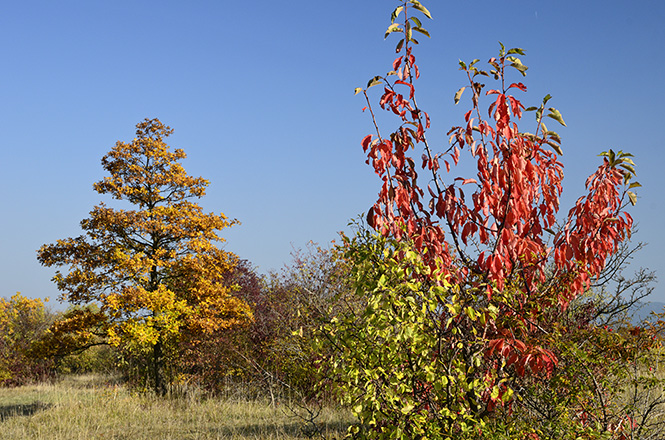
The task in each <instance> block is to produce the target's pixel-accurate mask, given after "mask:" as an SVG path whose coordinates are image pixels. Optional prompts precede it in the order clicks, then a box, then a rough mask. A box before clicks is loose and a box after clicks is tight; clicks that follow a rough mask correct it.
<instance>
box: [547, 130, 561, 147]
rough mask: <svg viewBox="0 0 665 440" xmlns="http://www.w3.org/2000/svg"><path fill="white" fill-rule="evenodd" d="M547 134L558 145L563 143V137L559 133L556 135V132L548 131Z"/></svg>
mask: <svg viewBox="0 0 665 440" xmlns="http://www.w3.org/2000/svg"><path fill="white" fill-rule="evenodd" d="M546 134H547V135H548V136H549V137H551V138H552V140H553V141H555V142H556V143H557V144H560V143H561V136H559V134H558V133H556V132H554V131H548V132H547V133H546Z"/></svg>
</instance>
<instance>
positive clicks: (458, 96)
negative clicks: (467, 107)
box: [455, 87, 466, 105]
mask: <svg viewBox="0 0 665 440" xmlns="http://www.w3.org/2000/svg"><path fill="white" fill-rule="evenodd" d="M464 89H466V87H462V88H461V89H459V90H458V91H457V93H455V105H457V103H459V100H460V98H461V97H462V93H464Z"/></svg>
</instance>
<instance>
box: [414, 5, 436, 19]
mask: <svg viewBox="0 0 665 440" xmlns="http://www.w3.org/2000/svg"><path fill="white" fill-rule="evenodd" d="M413 7H414V9H417V10H418V11H420V12H422V13H423V14H425V17H427V18H429V19H430V20H431V19H432V14H430V13H429V11H428V10H427V8H426V7H424V6H423V5H421V4H420V3H414V5H413Z"/></svg>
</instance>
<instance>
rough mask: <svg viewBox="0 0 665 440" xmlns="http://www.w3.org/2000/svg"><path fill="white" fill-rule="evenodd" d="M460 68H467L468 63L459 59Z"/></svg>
mask: <svg viewBox="0 0 665 440" xmlns="http://www.w3.org/2000/svg"><path fill="white" fill-rule="evenodd" d="M459 65H460V70H466V63H465V62H464V61H462V60H459Z"/></svg>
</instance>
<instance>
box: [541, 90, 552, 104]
mask: <svg viewBox="0 0 665 440" xmlns="http://www.w3.org/2000/svg"><path fill="white" fill-rule="evenodd" d="M550 99H552V95H550V94H549V93H548V94H547V95H545V97H544V98H543V106H545V104H547V101H549V100H550Z"/></svg>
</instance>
